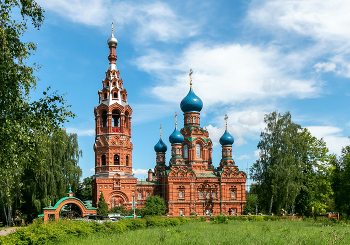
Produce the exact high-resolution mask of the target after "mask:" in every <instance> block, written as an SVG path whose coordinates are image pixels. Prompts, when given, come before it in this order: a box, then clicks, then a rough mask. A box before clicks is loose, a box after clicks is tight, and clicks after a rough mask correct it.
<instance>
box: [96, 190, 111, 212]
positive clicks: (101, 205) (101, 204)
mask: <svg viewBox="0 0 350 245" xmlns="http://www.w3.org/2000/svg"><path fill="white" fill-rule="evenodd" d="M107 213H108V204H107V203H106V201H105V198H104V196H103V193H102V192H101V195H100V198H99V199H98V204H97V214H98V215H103V216H107Z"/></svg>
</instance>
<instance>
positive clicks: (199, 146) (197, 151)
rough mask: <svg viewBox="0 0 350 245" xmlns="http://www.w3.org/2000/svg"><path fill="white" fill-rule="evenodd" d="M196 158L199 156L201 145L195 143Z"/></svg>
mask: <svg viewBox="0 0 350 245" xmlns="http://www.w3.org/2000/svg"><path fill="white" fill-rule="evenodd" d="M196 158H201V145H200V144H196Z"/></svg>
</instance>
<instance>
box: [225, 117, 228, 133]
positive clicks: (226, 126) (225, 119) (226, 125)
mask: <svg viewBox="0 0 350 245" xmlns="http://www.w3.org/2000/svg"><path fill="white" fill-rule="evenodd" d="M224 119H225V121H226V130H227V119H228V116H227V114H226V115H225V118H224Z"/></svg>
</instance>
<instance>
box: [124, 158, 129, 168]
mask: <svg viewBox="0 0 350 245" xmlns="http://www.w3.org/2000/svg"><path fill="white" fill-rule="evenodd" d="M125 162H126V166H129V156H126V159H125Z"/></svg>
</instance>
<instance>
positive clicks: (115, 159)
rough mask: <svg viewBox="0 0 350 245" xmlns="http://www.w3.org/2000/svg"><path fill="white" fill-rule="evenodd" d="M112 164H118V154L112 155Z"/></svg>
mask: <svg viewBox="0 0 350 245" xmlns="http://www.w3.org/2000/svg"><path fill="white" fill-rule="evenodd" d="M114 165H119V155H117V154H115V155H114Z"/></svg>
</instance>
